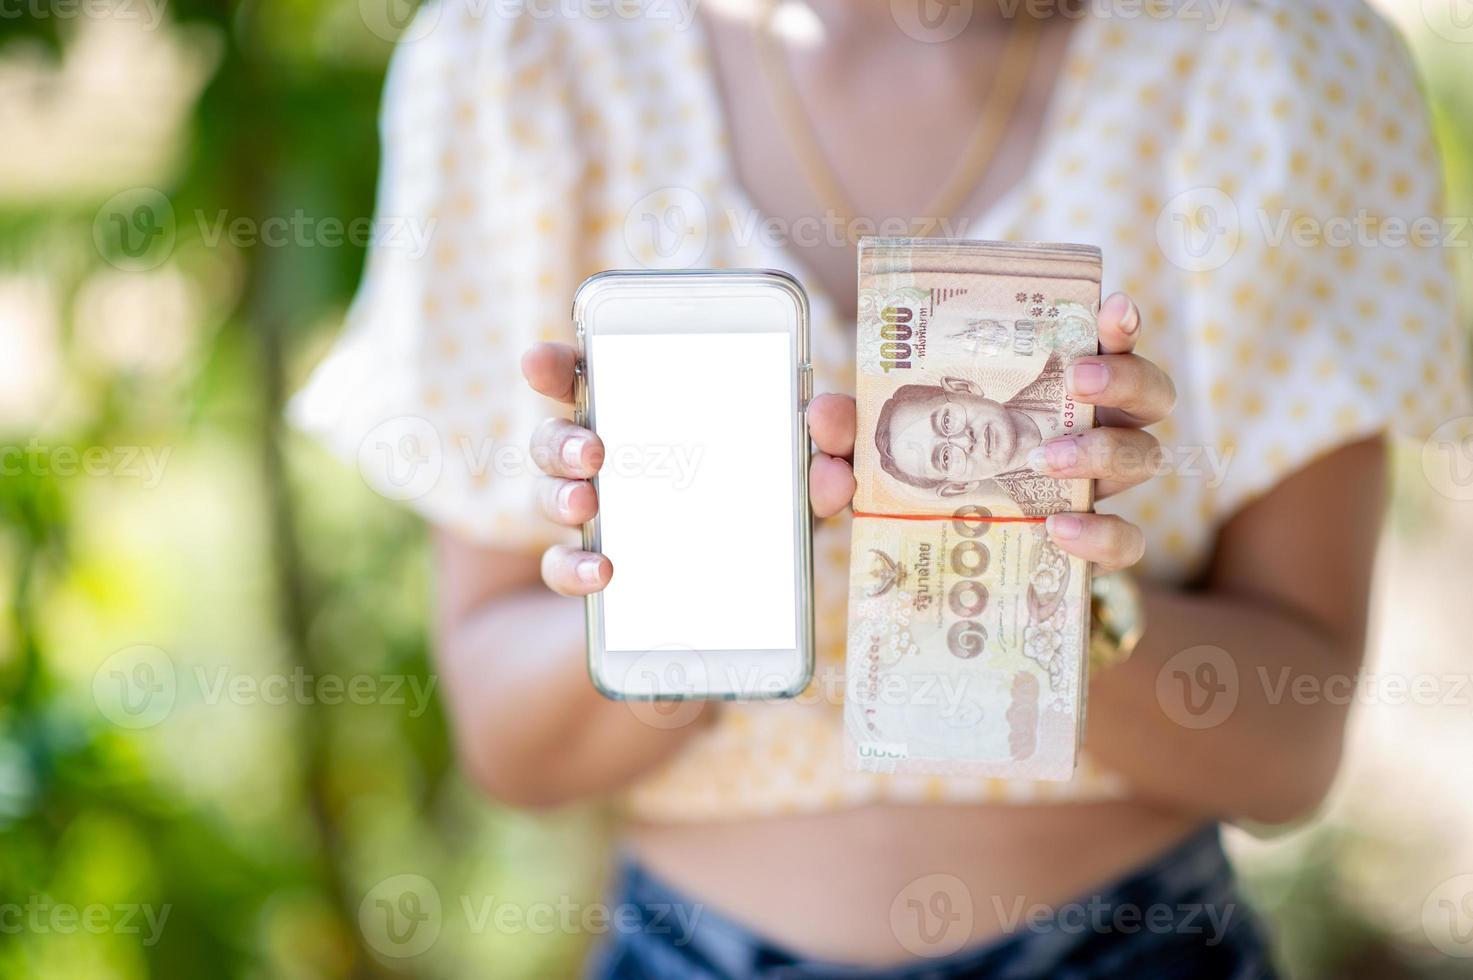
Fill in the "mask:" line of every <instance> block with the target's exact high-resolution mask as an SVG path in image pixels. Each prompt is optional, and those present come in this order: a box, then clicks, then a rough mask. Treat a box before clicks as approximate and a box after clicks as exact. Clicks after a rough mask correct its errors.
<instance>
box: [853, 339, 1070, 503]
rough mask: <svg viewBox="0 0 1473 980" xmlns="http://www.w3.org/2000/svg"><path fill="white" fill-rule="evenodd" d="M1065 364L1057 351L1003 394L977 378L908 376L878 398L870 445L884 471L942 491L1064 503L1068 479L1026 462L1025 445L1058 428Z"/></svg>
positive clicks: (884, 475)
mask: <svg viewBox="0 0 1473 980" xmlns="http://www.w3.org/2000/svg"><path fill="white" fill-rule="evenodd" d="M1066 401H1067V400H1066V398H1065V392H1064V365H1063V360H1062V359H1061V358H1060V357H1059V355H1058V354H1057V353H1053V354H1051V355H1050V356H1049V357H1048V359H1047V360H1046V361H1044V363H1043V367H1042V370H1041V371H1040V372H1039V375H1038V377H1036V378H1035V379H1033V380H1032V381H1031V382H1029V383H1028V384H1026V385H1025V386H1024V387H1023V388H1022V389H1020V390H1018V391H1017V392H1015V393H1013V394H1012V395H1010V396H1008V397H1007V398H1006V400H1001V399H1000V398H999V397H995V396H994V397H989V394H988V392H986V391H984V390H983V388H982V386H981V385H980V384H978V383H977V382H976V381H974V380H972V379H970V378H965V377H956V376H944V377H942V378H940V379H939V380H938V381H937V382H935V383H933V384H919V383H917V384H906V385H901V386H900V387H899V388H897V389H895V391H894V393H893V394H891V395H890V397H889V398H888V399H886V400H885V402H884V403H883V404H882V405H881V406H880V412H879V415H878V417H877V418H876V419H875V430H874V448H875V454H876V459H877V460H878V461H879V464H880V471H881V477H880V478H882V479H889V480H893V481H896V482H898V483H900V484H903V485H905V486H906V487H910V488H914V489H916V490H920V491H929V492H931V493H933V494H934V495H935V497H936V498H937V502H938V503H945V502H947V501H946V499H945V498H950V497H962V496H970V495H976V494H982V493H985V494H986V495H987V496H989V497H991V496H993V495H994V494H1001V495H1002V496H1005V497H1007V498H1009V499H1010V500H1012V501H1013V502H1014V503H1016V504H1017V505H1018V509H1019V510H1020V512H1021V513H1022V514H1024V515H1027V516H1041V515H1046V514H1049V513H1052V512H1054V511H1057V510H1063V509H1066V508H1067V507H1068V504H1069V495H1068V492H1067V491H1068V487H1067V485H1066V484H1064V483H1063V482H1061V481H1059V480H1054V479H1050V478H1048V477H1044V476H1040V475H1039V474H1037V473H1035V472H1034V471H1033V470H1031V469H1029V467H1028V453H1029V451H1030V450H1031V449H1033V448H1034V447H1036V446H1040V445H1042V444H1043V442H1044V441H1045V440H1047V439H1051V438H1053V437H1055V436H1058V435H1062V434H1063V433H1064V422H1065V419H1064V418H1063V417H1062V415H1063V410H1064V406H1065V404H1066Z"/></svg>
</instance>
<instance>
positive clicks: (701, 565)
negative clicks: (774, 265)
mask: <svg viewBox="0 0 1473 980" xmlns="http://www.w3.org/2000/svg"><path fill="white" fill-rule="evenodd" d="M573 324H574V330H575V332H576V335H577V340H578V373H577V376H576V391H575V402H576V406H577V407H576V414H575V419H576V420H577V421H578V422H579V424H581V425H585V426H587V427H588V428H590V429H592V430H593V431H595V432H597V433H598V435H599V437H600V438H601V439H602V440H603V443H604V465H603V467H602V469H601V470H600V471H599V474H598V476H597V477H596V478H595V479H594V480H593V484H594V488H595V490H596V491H597V493H598V513H597V515H596V516H595V517H594V519H593V520H592V521H590V522H589V523H588V524H586V525H584V527H583V546H584V547H585V548H587V549H588V550H590V551H599V552H603V553H604V554H606V555H607V556H608V557H609V560H610V561H611V562H612V563H613V566H614V574H613V578H612V579H611V580H610V582H609V586H608V588H606V589H604V590H603V592H601V593H597V594H594V595H591V596H589V597H588V599H587V606H586V616H587V632H588V672H589V676H590V677H591V678H592V679H593V683H594V686H595V687H597V688H598V690H599V691H601V692H602V693H603V694H604V695H606V696H608V697H610V698H615V699H620V700H631V699H635V700H680V699H696V698H721V699H735V698H740V699H760V698H782V697H791V696H793V695H795V694H797V693H799V692H800V691H802V690H803V689H804V688H805V687H806V686H807V685H808V682H809V680H810V679H811V678H812V676H813V570H812V540H811V519H810V512H809V505H808V461H809V442H808V426H807V418H806V414H807V409H808V400H809V398H810V397H811V396H812V386H813V374H812V370H811V368H810V366H809V363H808V297H807V294H805V293H804V291H803V288H802V286H800V285H799V284H798V282H797V280H795V279H793V278H792V277H791V276H788V275H786V274H784V273H781V272H771V271H766V270H752V271H703V270H691V271H680V272H659V271H648V272H644V271H640V272H619V271H615V272H601V273H599V274H598V275H595V276H592V277H591V278H589V279H588V280H586V281H585V282H584V283H583V284H582V285H581V286H579V287H578V292H577V294H576V295H575V297H574V299H573Z"/></svg>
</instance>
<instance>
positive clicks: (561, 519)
mask: <svg viewBox="0 0 1473 980" xmlns="http://www.w3.org/2000/svg"><path fill="white" fill-rule="evenodd" d="M537 498H538V503H539V504H540V505H541V507H542V514H543V516H545V517H546V518H547V519H548V520H550V521H553V522H555V523H557V524H566V525H568V526H569V527H577V526H578V525H579V524H586V523H588V522H589V521H591V520H593V515H594V514H596V513H597V512H598V493H597V492H596V491H595V490H594V489H593V484H591V483H589V482H588V481H587V480H560V479H557V478H555V477H544V478H543V479H542V480H540V481H539V485H538V488H537Z"/></svg>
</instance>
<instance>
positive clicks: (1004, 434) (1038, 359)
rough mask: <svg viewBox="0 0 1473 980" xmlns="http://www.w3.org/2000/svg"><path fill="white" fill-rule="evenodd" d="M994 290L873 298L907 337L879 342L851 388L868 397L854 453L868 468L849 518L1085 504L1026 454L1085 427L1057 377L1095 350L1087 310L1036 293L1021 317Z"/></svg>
mask: <svg viewBox="0 0 1473 980" xmlns="http://www.w3.org/2000/svg"><path fill="white" fill-rule="evenodd" d="M983 285H984V286H985V285H986V284H985V283H984V284H983ZM996 292H997V290H987V289H986V288H979V287H978V286H977V285H973V286H972V287H971V288H968V289H966V290H965V291H962V290H961V289H957V290H954V291H948V290H938V289H928V290H924V291H922V290H919V289H915V288H900V289H894V290H887V291H885V292H884V293H881V294H879V295H877V296H875V297H873V298H872V303H873V304H874V305H873V307H872V312H871V314H870V315H871V316H873V317H875V318H876V319H879V318H883V317H894V318H896V319H900V320H905V321H906V322H905V323H904V324H903V326H904V327H905V328H907V329H895V330H889V331H887V332H886V334H888V335H889V336H903V337H905V338H906V339H905V340H904V341H900V340H889V341H882V342H881V343H879V344H878V345H877V346H876V350H875V355H876V356H875V357H874V358H871V359H869V363H868V364H865V363H862V364H861V371H860V374H859V378H858V379H857V382H858V386H859V388H860V391H861V393H862V394H863V393H867V394H869V395H870V396H871V397H870V398H869V399H868V400H867V401H866V400H865V399H863V398H861V401H860V404H861V409H860V418H859V438H860V443H859V444H860V445H862V446H864V447H865V449H866V450H868V452H867V453H866V455H867V456H869V458H870V459H871V460H872V461H873V463H874V466H875V469H874V471H873V472H872V473H871V474H870V475H871V477H872V479H871V480H870V481H868V483H866V482H864V481H861V483H860V490H859V495H858V497H857V498H856V504H855V506H856V508H857V509H859V510H861V511H874V512H878V513H886V514H897V513H914V512H921V513H941V512H947V511H949V510H951V509H954V508H955V507H956V506H958V505H960V504H963V503H969V504H976V505H979V506H984V507H988V508H989V509H991V510H992V511H993V512H994V513H998V514H1002V515H1012V516H1023V517H1043V516H1046V515H1048V514H1051V513H1055V512H1057V511H1062V510H1085V509H1087V508H1088V507H1089V503H1090V501H1089V498H1088V495H1087V494H1088V488H1087V486H1084V485H1082V484H1081V481H1077V480H1076V481H1061V480H1056V479H1053V478H1050V477H1046V476H1042V475H1040V474H1038V473H1036V472H1034V471H1033V470H1032V469H1030V468H1029V466H1028V453H1029V451H1030V450H1032V449H1034V448H1035V447H1037V446H1040V445H1042V444H1043V443H1044V442H1046V441H1048V440H1049V439H1053V438H1056V437H1058V436H1062V435H1070V434H1074V433H1078V432H1082V431H1084V430H1085V429H1087V428H1089V426H1090V424H1091V422H1092V413H1091V411H1090V407H1089V406H1088V405H1085V404H1080V403H1076V402H1074V401H1073V400H1072V399H1070V397H1069V395H1068V392H1067V391H1066V390H1065V387H1064V368H1065V366H1066V365H1067V364H1068V363H1069V361H1071V360H1073V359H1074V358H1076V357H1079V356H1081V355H1084V354H1091V353H1094V346H1093V335H1092V325H1093V311H1092V310H1091V309H1089V308H1088V307H1086V306H1085V305H1084V304H1082V303H1077V302H1070V301H1069V299H1065V298H1057V297H1054V296H1051V295H1049V294H1044V293H1042V292H1037V291H1036V292H1030V293H1027V294H1026V295H1027V296H1028V298H1029V299H1031V298H1032V297H1033V296H1034V295H1039V296H1043V297H1045V303H1044V304H1041V305H1040V306H1035V307H1032V308H1029V307H1028V306H1027V305H1026V304H1025V305H1024V308H1023V309H1021V310H1019V309H1015V308H1012V304H1013V303H1014V302H1016V300H1015V296H1014V294H1009V295H1008V296H1007V298H1006V299H1002V298H999V297H998V296H996V295H995V294H996ZM1034 310H1040V312H1041V315H1038V316H1032V315H1030V314H1032V313H1033V312H1034ZM884 335H885V334H881V336H884ZM897 350H898V351H899V352H900V353H899V354H896V351H897ZM882 351H883V352H885V353H889V354H892V355H893V357H894V359H893V360H887V359H886V358H885V357H884V355H883V354H882V353H881V352H882ZM863 360H864V359H863V358H862V361H863ZM871 368H873V369H871Z"/></svg>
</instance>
